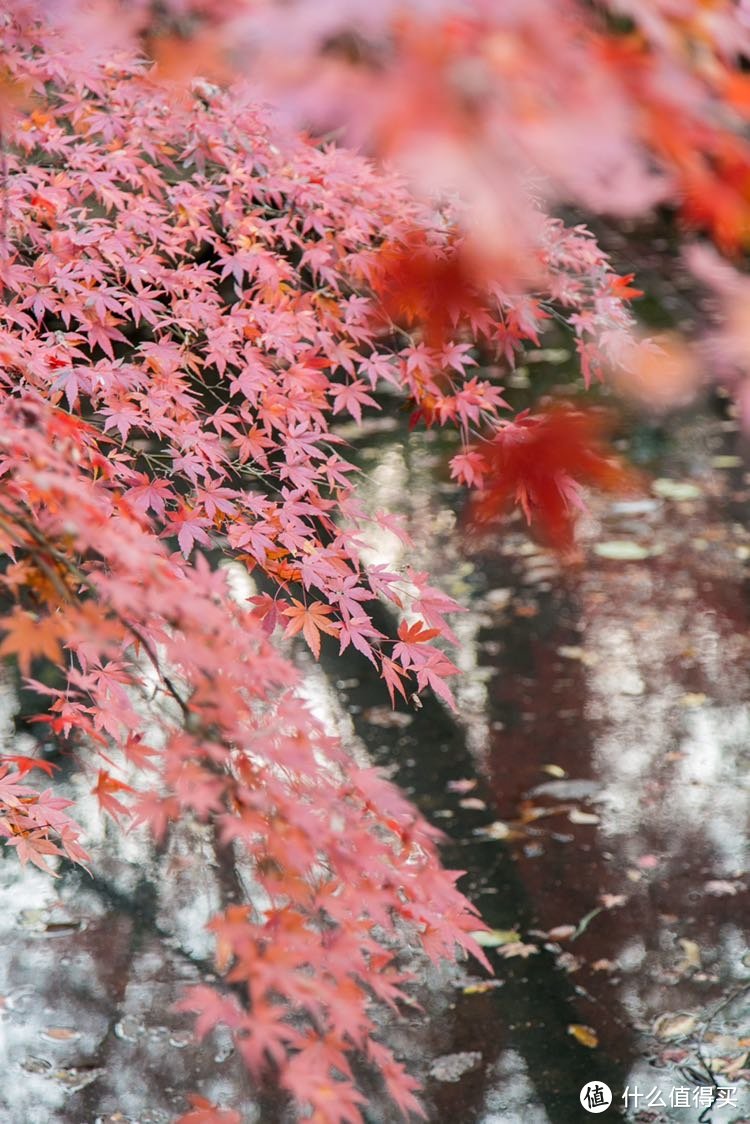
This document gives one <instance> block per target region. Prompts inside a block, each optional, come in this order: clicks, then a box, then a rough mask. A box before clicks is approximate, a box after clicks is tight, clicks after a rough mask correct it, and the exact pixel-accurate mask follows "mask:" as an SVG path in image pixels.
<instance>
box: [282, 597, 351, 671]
mask: <svg viewBox="0 0 750 1124" xmlns="http://www.w3.org/2000/svg"><path fill="white" fill-rule="evenodd" d="M332 612H333V609H332V608H331V606H330V605H324V604H323V603H322V601H313V602H312V603H311V604H309V605H303V604H302V602H301V601H298V600H297V599H296V598H295V597H293V598H292V604H291V605H289V606H287V608H286V609H282V614H283V616H285V617H289V618H290V619H289V624H288V625H287V626H286V630H285V632H284V635H285V636H296V634H297V633H298V632H301V633H302V635H303V636H304V638H305V640H306V641H307V646H308V647H309V649H310V651H311V652H312V654H313V655H314V656H315V659H316V660H317V659H319V658H320V633H321V632H326V633H327V634H328V635H329V636H337V635H338V633H339V628H340V626H339V625H337V624H335V623H334V622H333V621H330V620H329V619H328V617H329V615H330V614H331V613H332Z"/></svg>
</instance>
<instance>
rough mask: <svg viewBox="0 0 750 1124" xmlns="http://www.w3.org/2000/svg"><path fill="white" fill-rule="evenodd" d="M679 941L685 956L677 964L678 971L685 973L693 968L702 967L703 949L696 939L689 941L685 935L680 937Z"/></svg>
mask: <svg viewBox="0 0 750 1124" xmlns="http://www.w3.org/2000/svg"><path fill="white" fill-rule="evenodd" d="M677 943H678V944H679V946H680V948H681V949H682V951H683V953H684V956H683V957H682V959H681V960H680V962H679V963H678V965H677V971H678V972H679V973H680V975H683V974H684V973H685V972H689V971H690V969H691V968H700V967H702V965H701V950H700V948H699V946H698V945H697V944H696V943H695V941H688V940H685V938H684V937H680V939H679V941H678V942H677Z"/></svg>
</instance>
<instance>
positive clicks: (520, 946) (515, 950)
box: [498, 941, 539, 960]
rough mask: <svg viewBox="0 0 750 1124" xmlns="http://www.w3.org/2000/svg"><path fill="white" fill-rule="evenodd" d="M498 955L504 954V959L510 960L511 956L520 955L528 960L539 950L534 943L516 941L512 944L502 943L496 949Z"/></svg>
mask: <svg viewBox="0 0 750 1124" xmlns="http://www.w3.org/2000/svg"><path fill="white" fill-rule="evenodd" d="M498 952H499V954H500V956H504V957H505V959H506V960H510V959H511V957H513V956H521V957H523V959H524V960H528V958H529V957H530V956H533V955H534V953H535V952H539V949H538V947H537V946H536V945H535V944H524V943H523V941H516V942H515V943H514V944H506V945H503V947H502V948H499V949H498Z"/></svg>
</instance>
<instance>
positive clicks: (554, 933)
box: [547, 925, 576, 941]
mask: <svg viewBox="0 0 750 1124" xmlns="http://www.w3.org/2000/svg"><path fill="white" fill-rule="evenodd" d="M575 931H576V927H575V925H556V926H555V928H554V929H550V930H549V932H548V933H547V939H548V940H550V941H566V940H567V939H568V937H572V936H573V934H574V933H575Z"/></svg>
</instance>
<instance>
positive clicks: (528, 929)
mask: <svg viewBox="0 0 750 1124" xmlns="http://www.w3.org/2000/svg"><path fill="white" fill-rule="evenodd" d="M628 440H629V445H630V449H631V451H632V452H633V453H634V455H635V456H636V457H637V458H639V459H640V460H641V461H642V462H643V463H644V465H645V467H646V468H648V469H649V471H650V472H651V475H652V483H651V485H650V486H649V487H648V488H647V489H646V490H645V491H644V493H643V494H642V495H640V496H638V497H630V498H628V499H626V500H615V501H612V500H610V499H602V498H597V497H593V498H592V501H591V508H590V511H589V514H588V515H587V517H586V518H585V521H584V524H583V526H582V528H581V561H580V563H579V564H574V565H565V566H563V565H562V564H561V563H560V561H559V560H558V559H557V558H556V557H555V556H554V555H553V554H551V553H550V552H548V551H545V550H543V549H541V548H540V547H538V546H537V545H536V544H535V543H534V542H533V541H531V540H530V539H529V537H528V536H527V534H526V533H525V529H524V527H523V525H522V524H521V522H520V521H518V520H516V521H514V522H511V523H509V524H508V525H507V526H506V527H505V528H504V529H503V530H502V531H500V530H498V531H496V532H493V533H492V534H485V535H484V536H483V537H482V538H479V537H478V536H477V535H475V534H473V533H471V532H470V531H469V529H468V528H467V526H466V525H465V523H464V521H463V519H462V517H461V510H460V506H461V502H462V501H461V493H460V492H459V490H458V489H456V488H455V487H454V486H453V485H452V484H451V483H450V482H449V480H448V472H447V460H448V458H449V456H450V455H451V452H452V446H451V445H450V439H449V438H448V437H447V436H446V435H443V434H438V433H436V432H431V433H422V434H419V433H415V434H413V435H411V437H408V438H407V437H406V435H405V433H404V431H403V429H402V428H401V427H399V426H389V425H374V426H373V427H372V429H371V431H370V432H369V433H367V434H366V436H365V439H364V440H363V442H362V449H361V457H360V462H361V465H362V468H363V470H364V478H363V489H362V490H363V497H364V499H365V502H368V503H371V504H373V505H374V504H376V503H377V504H378V505H379V506H381V507H384V508H389V509H391V510H396V511H398V512H400V513H401V514H402V515H403V516H404V517H405V519H406V521H407V524H408V529H409V531H410V533H411V535H412V537H413V539H414V543H415V545H414V547H413V548H411V550H410V551H409V552H408V553H407V552H405V550H404V548H403V546H401V545H400V544H399V542H398V540H397V539H395V537H394V538H393V539H392V540H391V538H390V536H388V535H387V534H384V533H382V532H379V533H378V538H377V540H376V541H375V540H374V541H373V543H372V544H371V547H370V561H378V562H386V563H388V565H389V568H393V567H394V566H398V565H399V564H406V563H410V564H416V565H417V566H418V567H419V568H429V569H430V570H431V572H432V574H433V575H434V577H435V584H438V585H440V586H441V587H442V588H444V589H445V590H446V592H448V593H449V594H451V595H452V596H454V597H456V598H457V599H458V600H459V601H460V602H461V603H462V605H464V606H465V607H466V609H467V612H465V613H464V614H461V616H460V617H459V618H458V620H457V622H456V625H455V627H456V631H457V632H458V634H459V637H460V640H461V650H460V653H459V655H458V656H457V657H456V658H457V659H458V662H459V664H460V666H461V669H462V672H463V674H462V677H461V682H460V684H458V691H457V698H458V702H459V713H458V715H451V714H448V713H447V712H446V711H445V710H444V709H443V708H442V707H440V706H439V705H437V704H435V703H433V702H432V700H429V701H428V700H425V706H424V708H423V709H422V710H416V711H411V710H410V711H407V710H400V711H398V712H397V713H396V714H394V713H393V712H392V711H391V710H390V707H389V706H388V705H387V698H385V697H384V690H383V688H382V684H381V683H379V682H377V681H375V680H374V679H373V677H372V675H371V674H370V671H369V665H367V664H366V662H365V661H357V660H355V659H354V658H351V659H349V660H348V661H342V660H340V659H338V658H337V657H336V654H335V645H334V646H332V647H331V648H330V649H328V648H326V649H325V650H324V653H323V659H322V661H321V663H320V665H313V664H312V663H311V662H308V661H307V660H306V659H305V656H304V654H301V657H300V658H301V660H302V662H303V663H304V664H305V666H306V668H307V671H308V686H307V692H308V696H309V698H310V700H311V702H312V704H313V705H314V706H315V707H316V709H317V710H318V711H319V712H320V713H321V714H323V715H324V716H325V717H326V718H327V720H328V721H330V722H331V724H332V725H333V726H335V727H336V728H337V729H339V730H340V731H341V732H342V734H343V736H345V737H347V738H350V739H351V740H352V742H353V744H356V745H357V746H358V747H359V749H360V751H361V750H364V751H366V752H367V753H368V755H369V756H370V757H371V758H372V759H373V760H375V761H376V762H378V763H379V764H381V765H382V766H383V767H384V768H386V769H387V770H388V771H389V773H390V774H391V775H392V776H393V778H394V779H395V780H396V781H397V782H398V783H400V784H401V785H402V786H403V787H404V788H405V789H407V791H409V793H410V794H411V796H412V798H413V799H414V800H415V802H416V803H418V804H419V806H420V807H421V809H422V810H423V812H424V813H425V814H426V815H427V816H428V817H429V818H430V819H432V820H433V822H435V823H437V824H439V825H440V826H441V827H442V828H443V830H444V831H445V832H446V836H447V842H446V848H445V861H446V863H447V865H449V866H451V867H454V868H457V869H460V870H465V871H466V872H467V874H466V877H465V879H464V881H463V883H462V885H463V887H464V888H465V890H466V892H467V893H469V894H470V896H471V897H472V898H473V899H474V900H475V901H476V902H477V904H478V905H479V907H480V909H481V911H482V914H483V916H484V918H485V920H486V921H487V923H488V924H489V925H490V926H491V928H492V930H493V932H492V934H491V936H490V937H489V938H487V944H488V956H489V957H490V959H491V960H492V962H493V966H494V968H495V971H496V975H495V977H494V979H488V978H487V977H486V976H485V974H484V973H483V972H482V971H481V970H480V969H477V968H476V966H474V965H471V964H469V963H465V964H463V965H462V966H461V968H460V970H459V971H458V972H445V973H444V974H442V975H439V976H437V975H430V976H429V977H427V978H425V982H424V984H423V986H422V988H421V989H420V994H419V995H418V996H417V998H418V999H419V1000H420V1002H421V1003H422V1005H423V1007H424V1012H422V1013H420V1012H419V1011H417V1010H416V1009H415V1010H414V1011H413V1012H412V1011H407V1012H405V1013H404V1015H403V1017H402V1018H400V1019H398V1020H394V1021H392V1022H389V1023H387V1024H386V1025H384V1027H383V1034H384V1036H385V1037H387V1039H388V1040H389V1042H390V1043H391V1044H392V1045H393V1046H394V1047H395V1048H396V1049H397V1050H398V1052H399V1053H400V1055H401V1056H403V1057H404V1058H406V1059H408V1060H409V1063H410V1065H411V1066H412V1068H413V1070H414V1072H415V1073H416V1075H417V1076H418V1077H419V1078H420V1079H421V1080H422V1081H423V1083H424V1102H425V1106H426V1111H427V1116H428V1119H429V1121H431V1122H434V1124H443V1122H444V1121H450V1122H452V1124H475V1122H476V1124H580V1122H581V1121H584V1120H586V1119H588V1118H589V1114H588V1112H587V1111H586V1110H585V1108H584V1107H583V1106H582V1105H581V1103H580V1101H579V1093H580V1090H581V1088H582V1086H583V1085H584V1084H586V1083H587V1082H589V1081H591V1082H594V1083H596V1088H599V1089H601V1086H602V1083H606V1084H607V1085H608V1086H609V1087H610V1089H611V1092H612V1096H613V1103H612V1105H611V1107H609V1108H608V1109H607V1110H606V1111H605V1112H604V1113H602V1118H603V1119H605V1120H615V1119H621V1120H628V1121H634V1122H635V1121H642V1122H644V1124H646V1122H652V1124H657V1122H663V1121H667V1122H675V1124H683V1122H685V1124H687V1122H688V1121H689V1122H691V1124H698V1122H700V1124H740V1122H743V1121H745V1122H746V1121H748V1120H750V1094H749V1091H748V1090H749V1089H750V944H749V941H748V928H749V927H748V921H749V920H750V892H749V885H748V865H749V864H748V850H747V826H748V806H749V805H750V659H749V658H748V657H749V656H750V651H749V649H750V630H749V629H748V616H749V614H750V602H749V600H748V589H749V587H748V567H750V520H749V519H748V508H749V506H750V476H748V475H746V473H747V472H748V470H749V469H750V466H748V467H746V465H745V462H744V450H743V448H742V447H741V446H740V442H739V438H738V436H737V434H736V432H735V430H734V426H733V424H732V423H727V422H726V421H721V420H720V419H717V418H712V417H709V416H708V415H706V414H701V415H697V414H696V415H695V416H691V415H687V414H686V415H683V416H682V417H680V418H679V419H676V420H674V421H673V422H672V423H670V426H669V427H668V429H667V430H659V429H657V428H656V427H654V426H653V425H651V426H649V425H647V424H645V423H642V422H636V423H635V424H633V425H632V426H631V430H630V432H629V435H628ZM390 627H393V622H391V624H390ZM6 694H7V697H6V712H7V713H6V718H5V721H6V724H7V733H8V736H10V732H11V713H12V708H13V699H12V692H10V691H8V692H7V693H6ZM24 736H26V735H24ZM19 752H24V749H23V748H21V749H20V750H19ZM69 784H70V785H71V787H72V788H73V789H74V790H75V789H78V791H79V793H80V794H83V793H85V790H86V787H89V786H87V785H86V784H84V782H83V780H82V778H78V777H76V776H75V775H71V777H70V778H69ZM86 800H87V798H85V797H84V813H85V814H86V815H88V817H89V819H88V823H89V825H90V830H91V833H92V835H93V838H92V839H91V847H90V849H92V850H94V851H97V852H99V853H103V855H104V859H103V861H102V862H101V863H99V864H97V868H96V878H95V879H89V878H88V877H87V876H86V875H81V874H78V873H75V872H66V873H65V874H64V875H63V877H62V878H61V879H59V880H57V881H56V882H52V881H51V880H50V879H49V878H48V877H46V876H44V875H43V874H41V873H40V872H37V871H33V870H31V871H28V870H27V871H25V872H20V871H19V869H18V867H17V865H16V863H15V862H14V861H10V860H8V859H6V860H5V861H4V862H3V863H2V864H0V929H1V930H2V938H3V944H4V948H5V950H6V952H5V955H4V957H3V961H2V966H1V967H0V996H2V1000H0V1003H1V1004H2V1005H1V1006H0V1033H1V1034H2V1038H1V1039H0V1042H1V1043H2V1045H1V1046H0V1050H2V1052H3V1055H4V1064H3V1069H4V1073H5V1080H4V1081H3V1083H2V1086H0V1122H2V1124H6V1121H7V1122H8V1124H94V1122H95V1121H101V1122H102V1124H104V1122H105V1121H106V1122H110V1121H111V1122H113V1124H114V1122H115V1121H131V1122H136V1121H139V1122H141V1124H160V1122H167V1121H170V1120H172V1119H174V1118H175V1117H176V1116H177V1115H178V1114H179V1112H180V1111H184V1110H185V1108H186V1107H187V1103H186V1101H185V1099H184V1097H185V1094H186V1093H187V1092H189V1091H196V1090H197V1091H199V1092H200V1093H202V1094H203V1095H205V1096H207V1097H209V1098H211V1099H213V1100H215V1101H218V1102H223V1103H225V1104H234V1105H235V1106H236V1105H242V1107H243V1109H244V1112H245V1120H246V1121H247V1122H248V1124H281V1122H282V1121H284V1122H285V1121H286V1120H287V1119H288V1117H287V1116H286V1115H285V1113H284V1111H283V1110H282V1109H281V1108H279V1107H278V1106H277V1105H276V1104H275V1102H274V1100H273V1098H272V1097H271V1096H268V1097H266V1099H263V1098H260V1097H258V1095H257V1093H255V1092H254V1091H253V1090H252V1089H251V1088H250V1087H249V1084H248V1082H247V1079H246V1077H245V1075H244V1073H243V1071H242V1068H241V1066H240V1064H239V1063H238V1062H237V1059H236V1058H235V1057H234V1055H233V1054H232V1053H231V1048H230V1045H229V1043H228V1042H227V1041H224V1040H222V1039H221V1038H220V1037H212V1038H210V1039H208V1040H207V1041H206V1042H205V1043H203V1044H202V1045H198V1044H195V1043H194V1042H193V1041H192V1039H191V1037H190V1034H189V1029H190V1018H189V1016H185V1015H180V1014H176V1013H175V1012H174V1011H173V1010H172V1009H171V1004H172V1003H173V1002H174V1000H175V999H176V998H177V997H178V994H179V990H180V987H181V986H183V985H184V983H185V982H193V981H195V980H198V979H205V978H207V977H209V976H210V974H211V971H212V964H211V946H210V942H209V940H208V935H207V934H206V932H205V930H204V928H203V926H204V924H205V921H206V920H207V919H208V917H209V916H210V914H211V912H212V910H215V909H216V908H218V905H219V902H220V901H221V900H222V899H223V898H226V896H227V895H231V894H233V893H236V892H238V890H241V886H239V887H238V884H237V875H236V872H234V871H232V870H231V869H229V867H230V866H231V864H230V862H229V859H228V857H227V856H226V855H222V854H217V852H216V849H215V847H214V841H213V839H212V837H211V834H210V831H208V830H206V829H197V828H196V829H193V828H189V827H185V826H183V827H181V828H180V829H179V831H178V832H177V833H175V835H174V836H173V838H172V839H171V841H170V843H169V845H168V847H167V848H166V850H165V851H164V852H163V853H161V854H155V853H152V852H150V851H149V850H148V849H147V848H146V845H145V843H144V842H143V841H142V840H141V839H140V837H136V836H135V835H133V836H127V837H125V838H124V839H123V838H122V837H121V836H120V835H118V833H117V832H116V830H114V829H113V828H112V827H111V825H110V827H104V826H102V825H101V823H100V821H99V819H98V816H97V815H96V813H95V810H94V809H93V807H91V806H90V803H89V804H87V803H86ZM720 1090H725V1091H724V1092H720ZM368 1093H370V1106H369V1108H368V1120H369V1121H370V1122H371V1124H390V1122H391V1121H393V1122H394V1124H395V1122H396V1120H397V1119H399V1117H398V1114H397V1112H396V1111H395V1109H393V1108H392V1107H390V1106H388V1105H387V1104H385V1103H384V1102H382V1101H381V1100H380V1099H379V1097H378V1094H377V1091H375V1090H368ZM624 1094H627V1095H626V1096H625V1098H624V1097H623V1095H624ZM597 1095H598V1094H596V1093H592V1097H593V1098H594V1099H596V1096H597Z"/></svg>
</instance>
